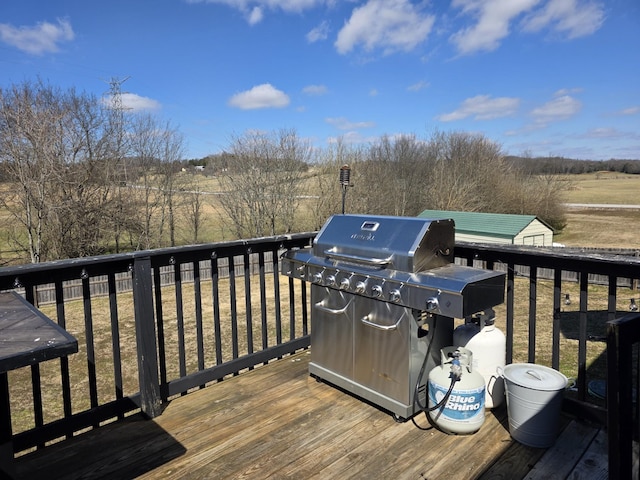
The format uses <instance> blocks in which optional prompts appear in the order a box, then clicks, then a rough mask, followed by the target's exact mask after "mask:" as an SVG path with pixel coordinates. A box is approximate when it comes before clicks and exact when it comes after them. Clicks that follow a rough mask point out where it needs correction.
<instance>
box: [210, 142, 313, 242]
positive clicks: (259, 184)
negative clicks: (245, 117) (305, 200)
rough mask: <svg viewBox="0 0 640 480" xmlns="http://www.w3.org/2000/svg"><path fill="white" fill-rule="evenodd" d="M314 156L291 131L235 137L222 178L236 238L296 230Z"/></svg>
mask: <svg viewBox="0 0 640 480" xmlns="http://www.w3.org/2000/svg"><path fill="white" fill-rule="evenodd" d="M310 157H311V147H310V145H309V143H308V142H307V141H305V140H303V139H301V138H300V137H299V136H298V135H297V133H296V132H295V131H293V130H280V131H279V132H277V133H271V134H268V133H262V132H255V131H254V132H247V133H245V134H244V135H242V136H238V137H235V138H234V139H233V141H232V145H231V151H230V157H229V158H230V161H229V167H228V168H227V170H226V171H224V172H222V174H221V175H220V177H219V179H220V184H221V185H222V187H223V189H224V195H221V196H220V205H221V207H222V209H223V210H224V212H225V213H226V214H227V215H228V217H229V218H230V219H231V223H232V228H233V230H234V232H235V233H236V235H237V236H238V237H240V238H242V237H246V236H257V237H260V236H264V235H274V234H276V233H283V232H289V231H291V230H292V228H293V225H294V222H295V214H296V207H297V205H298V203H299V192H300V187H301V185H300V182H301V179H302V175H303V173H304V172H305V170H306V169H307V167H308V161H309V159H310Z"/></svg>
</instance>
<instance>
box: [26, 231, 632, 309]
mask: <svg viewBox="0 0 640 480" xmlns="http://www.w3.org/2000/svg"><path fill="white" fill-rule="evenodd" d="M462 245H465V244H464V243H462ZM249 261H250V265H249V269H250V272H251V274H255V273H257V272H258V270H259V268H260V266H259V260H258V255H257V254H252V255H250V256H249ZM459 262H462V260H459ZM200 263H201V264H200V268H199V270H200V272H199V273H200V277H201V279H203V280H210V279H211V266H210V264H209V262H206V261H203V262H200ZM477 263H478V266H481V265H480V264H482V263H483V262H479V261H478V262H477ZM218 264H219V275H220V277H221V278H228V277H229V260H228V259H226V258H222V259H220V260H219V262H218ZM234 268H235V274H236V275H243V274H244V266H243V265H241V264H239V262H235V265H234ZM265 268H266V271H267V272H268V273H271V272H272V271H273V258H272V253H271V252H266V253H265ZM495 268H496V270H506V266H504V265H496V267H495ZM529 270H530V269H529V267H528V266H524V265H517V266H516V267H515V271H516V275H518V276H522V277H528V276H529ZM180 271H181V273H182V278H183V281H184V282H193V281H194V268H193V264H186V265H181V269H180ZM537 275H538V278H539V279H544V280H553V278H554V275H555V271H554V269H551V268H540V269H538V272H537ZM173 277H174V270H173V267H171V266H165V267H161V268H160V280H161V286H166V285H171V284H172V283H173ZM562 280H563V281H569V282H575V283H577V282H578V281H579V274H578V272H567V271H563V272H562ZM115 281H116V286H117V290H118V291H119V292H128V291H131V290H132V282H131V275H130V274H129V273H128V272H127V273H118V274H116V275H115ZM589 283H590V284H595V285H608V284H609V277H608V276H607V275H599V274H589ZM617 285H618V286H619V287H628V288H630V289H631V290H637V289H638V279H631V278H618V279H617ZM83 288H84V287H83V284H82V281H81V280H71V281H68V282H65V284H64V285H63V290H64V297H65V298H67V299H69V300H73V299H78V298H82V289H83ZM89 288H90V290H91V295H92V296H94V297H95V296H105V295H108V294H109V278H108V276H106V275H101V276H98V277H93V278H92V279H91V282H90V287H89ZM55 299H56V287H55V285H54V284H45V285H41V286H40V287H39V288H38V294H37V304H38V305H46V304H49V303H54V302H55Z"/></svg>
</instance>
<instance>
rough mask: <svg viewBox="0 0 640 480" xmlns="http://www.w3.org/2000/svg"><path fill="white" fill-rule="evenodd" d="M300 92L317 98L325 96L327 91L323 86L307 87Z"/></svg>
mask: <svg viewBox="0 0 640 480" xmlns="http://www.w3.org/2000/svg"><path fill="white" fill-rule="evenodd" d="M302 91H303V92H304V93H306V94H307V95H314V96H318V95H325V94H326V93H328V92H329V89H328V88H327V87H326V86H324V85H307V86H306V87H304V88H303V89H302Z"/></svg>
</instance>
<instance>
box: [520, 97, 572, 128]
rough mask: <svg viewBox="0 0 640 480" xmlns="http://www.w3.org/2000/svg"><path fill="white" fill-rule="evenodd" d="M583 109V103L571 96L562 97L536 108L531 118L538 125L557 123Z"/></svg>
mask: <svg viewBox="0 0 640 480" xmlns="http://www.w3.org/2000/svg"><path fill="white" fill-rule="evenodd" d="M581 108H582V103H581V102H580V101H579V100H577V99H575V98H573V97H572V96H570V95H561V96H558V97H556V98H554V99H553V100H550V101H548V102H547V103H545V104H544V105H542V106H540V107H538V108H534V109H533V110H532V111H531V116H532V117H533V118H534V121H535V122H536V123H538V124H540V123H543V124H546V123H549V122H556V121H560V120H566V119H567V118H571V117H572V116H574V115H575V114H576V113H578V112H579V111H580V109H581Z"/></svg>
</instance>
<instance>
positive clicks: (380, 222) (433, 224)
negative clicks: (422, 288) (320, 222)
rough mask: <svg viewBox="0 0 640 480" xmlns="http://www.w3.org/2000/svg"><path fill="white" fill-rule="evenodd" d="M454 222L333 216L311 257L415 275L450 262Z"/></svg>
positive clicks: (320, 235)
mask: <svg viewBox="0 0 640 480" xmlns="http://www.w3.org/2000/svg"><path fill="white" fill-rule="evenodd" d="M454 235H455V225H454V222H453V220H450V219H445V220H429V219H426V218H413V217H392V216H375V215H374V216H371V215H334V216H332V217H331V218H329V220H327V222H326V223H325V224H324V226H323V227H322V229H321V230H320V232H319V233H318V235H317V236H316V238H315V239H314V241H313V254H314V255H315V256H317V257H320V258H327V259H330V260H333V261H336V262H342V263H355V264H358V265H367V266H370V267H375V268H380V269H391V270H400V271H405V272H411V273H417V272H422V271H425V270H429V269H432V268H437V267H441V266H444V265H447V264H450V263H452V262H453V248H454V244H455V241H454Z"/></svg>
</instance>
